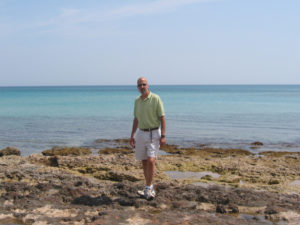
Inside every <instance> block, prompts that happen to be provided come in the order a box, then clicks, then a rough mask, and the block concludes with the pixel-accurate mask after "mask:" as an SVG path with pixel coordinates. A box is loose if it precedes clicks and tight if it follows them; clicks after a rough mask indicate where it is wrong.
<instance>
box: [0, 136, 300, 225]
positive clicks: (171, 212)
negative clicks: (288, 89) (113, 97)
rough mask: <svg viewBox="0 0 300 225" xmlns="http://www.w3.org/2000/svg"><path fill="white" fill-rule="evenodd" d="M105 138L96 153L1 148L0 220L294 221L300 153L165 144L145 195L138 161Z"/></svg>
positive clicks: (299, 196) (299, 197) (299, 199)
mask: <svg viewBox="0 0 300 225" xmlns="http://www.w3.org/2000/svg"><path fill="white" fill-rule="evenodd" d="M106 141H107V140H106ZM109 141H110V142H113V143H115V144H116V143H117V144H116V145H112V146H117V147H114V148H106V149H102V150H100V151H99V153H97V154H95V152H94V154H92V152H93V151H91V150H90V149H87V148H53V149H50V150H48V151H44V152H42V153H41V154H34V155H30V156H27V157H24V156H20V154H18V151H17V150H16V149H15V148H11V149H13V151H11V152H10V151H9V149H5V151H0V156H1V157H0V180H1V183H0V224H35V225H44V224H94V225H95V224H239V225H242V224H249V225H250V224H251V225H253V224H300V154H299V153H292V152H263V153H260V154H254V153H251V152H248V151H245V150H242V149H211V148H205V147H199V148H185V149H182V148H179V147H178V146H170V145H167V146H165V147H164V148H163V149H164V151H165V152H166V153H168V154H165V155H160V156H159V159H158V160H157V171H156V175H155V189H156V192H157V197H156V198H155V199H154V200H152V201H147V200H145V199H143V198H140V197H139V196H138V195H137V194H136V192H137V190H139V189H142V188H143V185H144V181H143V173H142V169H141V165H140V162H138V161H136V160H135V159H134V154H133V152H132V150H130V148H128V146H127V142H126V140H122V139H120V140H109ZM99 142H101V140H98V143H99Z"/></svg>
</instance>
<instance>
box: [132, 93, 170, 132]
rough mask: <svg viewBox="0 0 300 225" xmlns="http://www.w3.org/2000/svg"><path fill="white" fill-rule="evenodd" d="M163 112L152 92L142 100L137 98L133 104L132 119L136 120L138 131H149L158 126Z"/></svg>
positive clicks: (160, 102) (158, 99)
mask: <svg viewBox="0 0 300 225" xmlns="http://www.w3.org/2000/svg"><path fill="white" fill-rule="evenodd" d="M164 115H165V110H164V106H163V103H162V101H161V99H160V97H159V96H158V95H156V94H154V93H152V92H150V94H149V95H148V97H147V98H145V99H144V100H142V98H141V97H140V96H139V97H137V98H136V99H135V103H134V117H135V118H137V120H138V122H139V123H138V128H139V129H149V128H155V127H159V126H160V122H161V120H160V118H161V117H162V116H164Z"/></svg>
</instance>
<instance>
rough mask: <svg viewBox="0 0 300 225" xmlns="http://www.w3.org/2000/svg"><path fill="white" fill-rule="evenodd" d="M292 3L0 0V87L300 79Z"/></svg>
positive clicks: (298, 17) (299, 8) (297, 4)
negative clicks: (142, 81)
mask: <svg viewBox="0 0 300 225" xmlns="http://www.w3.org/2000/svg"><path fill="white" fill-rule="evenodd" d="M299 12H300V1H298V0H147V1H146V0H139V1H137V0H114V1H104V0H103V1H96V0H86V1H81V0H80V1H79V0H48V1H46V0H45V1H40V0H26V1H24V0H0V86H19V85H21V86H23V85H25V86H26V85H113V84H121V85H122V84H125V85H127V84H135V83H136V79H137V78H138V77H139V76H146V77H147V78H148V79H149V82H150V83H151V84H300V29H299V21H300V13H299Z"/></svg>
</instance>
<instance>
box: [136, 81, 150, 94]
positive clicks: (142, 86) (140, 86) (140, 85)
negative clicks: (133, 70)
mask: <svg viewBox="0 0 300 225" xmlns="http://www.w3.org/2000/svg"><path fill="white" fill-rule="evenodd" d="M137 88H138V89H139V91H140V92H141V94H144V93H147V92H148V88H149V87H148V82H147V80H145V79H140V80H138V82H137Z"/></svg>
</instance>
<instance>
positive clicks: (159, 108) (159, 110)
mask: <svg viewBox="0 0 300 225" xmlns="http://www.w3.org/2000/svg"><path fill="white" fill-rule="evenodd" d="M157 115H158V116H159V117H162V116H164V115H165V109H164V105H163V102H162V100H161V99H160V97H158V104H157Z"/></svg>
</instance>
